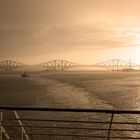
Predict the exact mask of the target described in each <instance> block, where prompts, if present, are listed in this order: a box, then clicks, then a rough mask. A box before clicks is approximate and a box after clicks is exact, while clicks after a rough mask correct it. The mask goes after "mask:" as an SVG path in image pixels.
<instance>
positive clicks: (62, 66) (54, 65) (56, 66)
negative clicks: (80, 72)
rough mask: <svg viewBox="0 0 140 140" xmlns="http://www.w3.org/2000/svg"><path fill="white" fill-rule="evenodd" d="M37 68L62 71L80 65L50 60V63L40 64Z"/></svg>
mask: <svg viewBox="0 0 140 140" xmlns="http://www.w3.org/2000/svg"><path fill="white" fill-rule="evenodd" d="M39 66H41V67H45V68H47V69H49V70H53V71H56V70H61V71H64V70H67V69H70V68H73V67H79V66H81V65H80V64H78V63H73V62H70V61H67V60H51V61H48V62H45V63H42V64H40V65H39Z"/></svg>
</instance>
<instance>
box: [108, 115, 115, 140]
mask: <svg viewBox="0 0 140 140" xmlns="http://www.w3.org/2000/svg"><path fill="white" fill-rule="evenodd" d="M113 117H114V113H111V120H110V124H109V129H108V135H107V140H110V134H111V128H112V122H113Z"/></svg>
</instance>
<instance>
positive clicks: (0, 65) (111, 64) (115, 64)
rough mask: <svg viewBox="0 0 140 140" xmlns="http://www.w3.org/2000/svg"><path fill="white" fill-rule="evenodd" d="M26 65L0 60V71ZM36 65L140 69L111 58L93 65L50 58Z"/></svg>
mask: <svg viewBox="0 0 140 140" xmlns="http://www.w3.org/2000/svg"><path fill="white" fill-rule="evenodd" d="M23 66H27V65H25V64H23V63H19V62H16V61H13V60H5V61H2V62H0V70H1V71H14V70H17V69H19V68H20V67H23ZM37 66H40V67H44V68H45V69H47V70H50V71H64V70H67V69H70V68H74V67H101V68H105V69H109V70H112V71H119V70H125V69H127V70H132V69H133V68H138V69H140V65H138V64H135V63H132V62H131V61H124V60H119V59H112V60H109V61H104V62H101V63H96V64H94V65H80V64H78V63H74V62H70V61H67V60H51V61H47V62H45V63H42V64H39V65H37Z"/></svg>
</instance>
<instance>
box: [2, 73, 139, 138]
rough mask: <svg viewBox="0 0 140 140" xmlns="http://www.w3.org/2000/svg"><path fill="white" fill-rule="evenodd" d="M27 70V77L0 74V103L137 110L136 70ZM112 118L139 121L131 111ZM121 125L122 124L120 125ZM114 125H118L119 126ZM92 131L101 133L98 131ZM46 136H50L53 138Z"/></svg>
mask: <svg viewBox="0 0 140 140" xmlns="http://www.w3.org/2000/svg"><path fill="white" fill-rule="evenodd" d="M29 74H31V77H27V78H22V77H21V75H20V73H13V74H0V106H22V107H23V106H24V107H52V108H53V107H57V108H59V107H60V108H82V109H89V108H90V109H113V110H140V73H139V72H107V71H106V72H92V71H88V72H78V71H77V72H73V71H69V72H68V71H67V72H37V73H31V72H29ZM5 116H6V115H5ZM20 116H21V117H22V118H45V117H47V118H48V119H50V118H51V119H66V120H68V119H76V120H85V121H87V120H90V121H91V120H94V121H95V120H100V121H101V120H103V121H107V120H108V119H110V116H108V115H100V114H99V115H97V114H94V115H93V114H87V113H83V114H82V113H81V114H65V113H64V114H62V113H55V114H50V113H48V114H44V113H43V112H40V113H28V112H25V113H20ZM99 116H100V117H99ZM116 118H117V119H118V118H119V119H118V121H121V122H122V121H133V122H139V120H140V117H139V116H137V115H131V116H129V117H128V116H125V115H124V116H119V115H118V117H116ZM116 118H114V119H116ZM108 121H109V120H108ZM47 125H48V124H47ZM74 127H75V126H74ZM79 127H80V126H79ZM86 127H87V126H86ZM90 127H91V126H90ZM121 127H122V128H123V126H121ZM116 128H120V126H117V127H116ZM128 128H129V129H133V127H132V126H128ZM10 131H12V130H10ZM32 131H34V130H32ZM57 132H58V131H57ZM47 133H48V132H47ZM60 133H62V132H59V134H60ZM66 133H67V132H66ZM73 133H74V134H76V133H79V132H77V131H76V132H73ZM82 133H83V132H82ZM86 133H87V134H92V133H93V131H92V132H91V131H87V132H84V134H86ZM96 134H97V135H103V134H102V133H100V134H98V133H96ZM113 135H119V136H124V135H125V136H136V137H140V133H132V132H131V133H129V132H117V133H115V134H113ZM32 139H35V140H36V139H38V138H37V137H35V138H32ZM39 139H40V138H39ZM50 139H52V140H53V138H50ZM54 139H55V138H54ZM60 139H62V138H60ZM63 139H66V138H63ZM85 139H86V138H85ZM40 140H41V139H40ZM68 140H69V139H68ZM76 140H77V139H76ZM78 140H81V139H78ZM87 140H89V139H87Z"/></svg>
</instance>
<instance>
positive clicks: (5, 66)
mask: <svg viewBox="0 0 140 140" xmlns="http://www.w3.org/2000/svg"><path fill="white" fill-rule="evenodd" d="M23 66H26V65H25V64H23V63H20V62H16V61H13V60H5V61H1V62H0V70H1V71H4V72H11V71H15V70H17V69H19V68H21V67H23Z"/></svg>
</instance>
